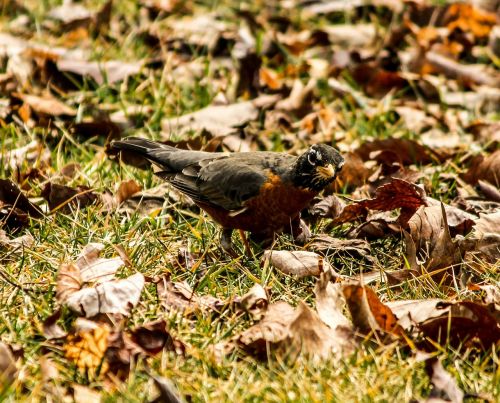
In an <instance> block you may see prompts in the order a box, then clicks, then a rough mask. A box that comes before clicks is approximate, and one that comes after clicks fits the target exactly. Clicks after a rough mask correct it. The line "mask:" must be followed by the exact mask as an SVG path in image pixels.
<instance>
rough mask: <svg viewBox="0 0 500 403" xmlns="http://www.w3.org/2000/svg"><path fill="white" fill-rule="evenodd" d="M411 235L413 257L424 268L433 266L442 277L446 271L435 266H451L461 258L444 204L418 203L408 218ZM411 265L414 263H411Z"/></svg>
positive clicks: (412, 259) (438, 277) (410, 248)
mask: <svg viewBox="0 0 500 403" xmlns="http://www.w3.org/2000/svg"><path fill="white" fill-rule="evenodd" d="M408 226H409V227H410V235H411V239H412V241H413V243H414V245H415V248H416V249H415V253H416V257H418V258H419V259H420V261H422V262H425V268H426V270H427V271H428V272H431V271H434V270H436V271H437V272H436V273H435V277H436V278H437V279H442V278H443V277H444V276H445V275H446V274H447V272H446V271H442V270H439V269H445V268H448V267H452V266H453V265H455V264H457V263H460V262H461V254H460V250H459V247H458V244H457V243H456V242H454V241H453V240H452V238H451V234H450V228H449V225H448V220H447V214H446V211H445V208H444V205H441V206H431V207H423V206H422V207H420V208H419V209H418V211H417V212H416V213H415V214H414V215H413V216H412V217H411V218H410V220H409V221H408ZM409 242H410V240H409V239H407V248H409V249H407V256H408V260H409V261H410V262H411V261H414V260H415V258H414V257H413V256H412V254H410V253H408V250H412V246H411V245H409ZM411 268H414V267H411Z"/></svg>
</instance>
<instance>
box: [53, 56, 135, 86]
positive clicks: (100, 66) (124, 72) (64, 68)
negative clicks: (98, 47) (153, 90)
mask: <svg viewBox="0 0 500 403" xmlns="http://www.w3.org/2000/svg"><path fill="white" fill-rule="evenodd" d="M142 68H143V63H142V62H135V63H131V62H129V63H127V62H124V61H123V60H109V61H105V62H91V61H86V60H77V59H66V58H65V59H60V60H58V61H57V69H58V70H59V71H61V72H63V73H72V74H76V75H79V76H82V77H87V76H88V77H91V78H92V79H93V80H94V81H95V82H96V83H97V84H98V85H103V84H104V83H105V82H106V83H108V84H114V83H117V82H119V81H123V80H125V79H126V78H127V77H130V76H134V75H137V74H139V73H140V72H141V70H142Z"/></svg>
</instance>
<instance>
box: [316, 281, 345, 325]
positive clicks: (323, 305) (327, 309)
mask: <svg viewBox="0 0 500 403" xmlns="http://www.w3.org/2000/svg"><path fill="white" fill-rule="evenodd" d="M334 278H335V277H334V276H333V275H332V273H331V272H326V273H322V274H321V275H320V278H319V279H318V281H317V282H316V286H315V287H314V295H315V296H316V310H317V311H318V315H319V317H320V318H321V320H322V321H323V323H325V324H326V325H328V326H329V327H330V328H331V329H335V328H336V327H337V326H343V327H345V328H346V329H351V328H352V324H351V322H350V321H349V320H348V319H347V318H346V317H345V315H344V314H343V310H344V306H345V300H344V295H343V293H342V288H343V286H342V284H340V283H332V282H331V281H332V280H333V279H334Z"/></svg>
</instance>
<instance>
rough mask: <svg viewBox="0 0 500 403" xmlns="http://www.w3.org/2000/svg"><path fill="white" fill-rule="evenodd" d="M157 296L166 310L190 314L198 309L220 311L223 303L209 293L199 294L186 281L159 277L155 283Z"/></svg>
mask: <svg viewBox="0 0 500 403" xmlns="http://www.w3.org/2000/svg"><path fill="white" fill-rule="evenodd" d="M156 287H157V290H158V298H159V300H160V301H161V304H162V306H163V308H164V309H165V310H166V311H167V312H180V313H182V314H184V315H188V316H189V315H192V314H194V313H195V312H198V311H201V312H203V311H215V312H217V311H220V309H221V308H222V306H223V305H224V303H223V302H222V301H221V300H220V299H217V298H215V297H212V296H211V295H202V296H199V295H198V293H196V292H195V291H194V290H193V289H192V288H191V287H190V286H189V284H188V283H187V282H185V281H183V282H179V283H176V282H172V281H170V280H169V279H168V278H166V277H163V278H161V279H160V280H159V281H158V283H157V284H156Z"/></svg>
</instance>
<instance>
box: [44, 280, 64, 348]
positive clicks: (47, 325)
mask: <svg viewBox="0 0 500 403" xmlns="http://www.w3.org/2000/svg"><path fill="white" fill-rule="evenodd" d="M58 286H59V284H58ZM60 318H61V310H60V309H58V310H57V311H56V312H54V313H53V314H52V315H50V316H49V317H48V318H47V319H45V320H44V321H43V335H44V336H45V338H46V339H47V340H53V339H62V338H63V337H66V336H67V335H68V333H67V332H66V331H65V330H64V329H63V328H62V327H61V326H59V325H58V323H57V321H58V320H59V319H60Z"/></svg>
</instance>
